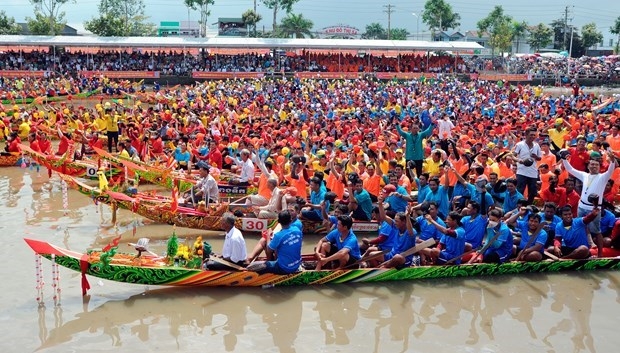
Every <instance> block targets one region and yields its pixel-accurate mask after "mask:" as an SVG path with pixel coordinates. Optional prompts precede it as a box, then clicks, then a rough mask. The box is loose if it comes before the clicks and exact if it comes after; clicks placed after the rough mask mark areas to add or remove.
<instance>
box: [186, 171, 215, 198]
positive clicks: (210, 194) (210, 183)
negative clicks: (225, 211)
mask: <svg viewBox="0 0 620 353" xmlns="http://www.w3.org/2000/svg"><path fill="white" fill-rule="evenodd" d="M196 166H197V167H198V170H199V171H200V177H201V179H200V180H199V181H198V183H196V185H194V187H192V189H191V190H190V191H187V192H186V193H185V194H184V195H183V197H184V198H185V203H191V204H197V203H198V202H199V201H204V202H205V203H206V204H210V203H218V202H219V190H218V188H217V181H216V180H215V178H214V177H213V176H212V175H211V174H209V165H208V164H207V163H205V162H204V161H200V162H198V163H196Z"/></svg>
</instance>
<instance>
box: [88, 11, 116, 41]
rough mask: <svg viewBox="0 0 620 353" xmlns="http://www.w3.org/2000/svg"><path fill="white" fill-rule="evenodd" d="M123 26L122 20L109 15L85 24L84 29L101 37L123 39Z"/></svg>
mask: <svg viewBox="0 0 620 353" xmlns="http://www.w3.org/2000/svg"><path fill="white" fill-rule="evenodd" d="M123 25H124V23H123V19H122V18H120V17H115V16H110V15H107V14H102V15H101V16H99V17H97V18H93V19H91V20H90V21H86V22H84V28H86V29H87V30H88V31H90V32H92V33H93V34H96V35H98V36H100V37H123V36H124V31H123Z"/></svg>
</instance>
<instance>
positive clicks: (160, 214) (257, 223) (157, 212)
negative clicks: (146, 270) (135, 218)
mask: <svg viewBox="0 0 620 353" xmlns="http://www.w3.org/2000/svg"><path fill="white" fill-rule="evenodd" d="M60 177H61V178H62V179H63V180H64V181H65V182H66V183H67V185H68V186H69V187H70V188H72V189H75V190H77V191H79V192H80V193H81V194H83V195H86V196H88V197H90V198H92V199H94V200H96V201H97V202H101V203H104V204H107V205H110V206H112V203H115V205H116V207H119V208H123V209H126V210H130V211H132V212H135V213H136V214H139V215H141V216H143V217H145V218H148V219H150V220H152V221H155V222H158V223H166V224H172V225H175V226H177V227H185V228H193V229H202V230H221V216H222V214H224V212H227V211H229V212H235V211H241V212H243V213H246V214H247V213H249V212H250V211H251V210H249V209H248V208H247V206H246V205H244V204H235V203H225V202H223V203H220V204H217V205H210V206H209V209H208V213H205V212H201V211H198V210H197V209H194V208H191V207H183V206H178V207H177V209H176V210H173V207H172V204H173V200H172V197H169V196H164V195H154V194H149V193H140V192H138V193H136V194H134V195H131V196H130V195H126V194H123V193H120V192H115V191H106V192H101V191H100V190H99V189H98V188H96V187H94V186H90V185H87V184H85V183H82V182H81V181H79V180H77V179H75V178H73V177H71V176H68V175H63V174H60ZM237 222H238V224H237V227H238V228H239V229H241V230H243V231H246V232H262V231H263V230H267V229H273V228H274V227H275V225H276V223H277V220H276V219H271V218H270V219H264V218H256V217H252V216H247V217H238V219H237ZM302 224H303V232H304V234H324V233H327V231H328V229H327V228H326V227H325V225H324V224H323V222H314V221H308V220H302ZM352 230H353V232H355V234H358V235H360V234H363V233H374V234H376V233H377V231H378V230H379V224H378V223H377V222H360V221H355V222H353V227H352Z"/></svg>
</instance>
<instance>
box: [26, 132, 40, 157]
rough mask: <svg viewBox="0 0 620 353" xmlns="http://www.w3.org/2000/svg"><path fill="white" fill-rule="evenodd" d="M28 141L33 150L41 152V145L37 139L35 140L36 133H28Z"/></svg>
mask: <svg viewBox="0 0 620 353" xmlns="http://www.w3.org/2000/svg"><path fill="white" fill-rule="evenodd" d="M28 142H30V148H31V149H32V150H33V151H35V152H39V153H41V146H39V141H38V140H37V134H36V133H30V134H28Z"/></svg>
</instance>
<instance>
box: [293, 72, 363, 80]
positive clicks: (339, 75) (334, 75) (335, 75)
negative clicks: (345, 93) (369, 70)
mask: <svg viewBox="0 0 620 353" xmlns="http://www.w3.org/2000/svg"><path fill="white" fill-rule="evenodd" d="M364 74H365V73H364V72H309V71H304V72H296V73H295V77H297V78H328V79H349V80H351V79H356V78H360V77H363V76H364Z"/></svg>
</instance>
